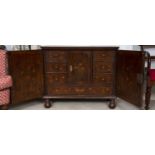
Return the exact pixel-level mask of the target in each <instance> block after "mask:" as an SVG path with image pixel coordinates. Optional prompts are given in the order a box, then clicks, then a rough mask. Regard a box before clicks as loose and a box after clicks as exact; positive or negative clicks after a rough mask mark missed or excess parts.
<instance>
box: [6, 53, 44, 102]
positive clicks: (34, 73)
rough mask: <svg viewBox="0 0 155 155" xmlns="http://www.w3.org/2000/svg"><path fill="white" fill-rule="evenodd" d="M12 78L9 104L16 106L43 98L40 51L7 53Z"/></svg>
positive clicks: (41, 57)
mask: <svg viewBox="0 0 155 155" xmlns="http://www.w3.org/2000/svg"><path fill="white" fill-rule="evenodd" d="M8 54H9V70H10V74H11V76H12V78H13V87H12V89H11V103H12V104H17V103H21V102H25V101H28V100H33V99H37V98H41V97H42V96H43V86H44V85H43V56H42V53H41V51H33V52H32V51H31V52H28V51H26V52H24V51H16V52H15V51H14V52H9V53H8Z"/></svg>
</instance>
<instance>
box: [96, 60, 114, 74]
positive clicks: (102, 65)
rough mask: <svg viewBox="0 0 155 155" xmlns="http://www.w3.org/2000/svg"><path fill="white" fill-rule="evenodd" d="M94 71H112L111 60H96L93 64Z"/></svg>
mask: <svg viewBox="0 0 155 155" xmlns="http://www.w3.org/2000/svg"><path fill="white" fill-rule="evenodd" d="M94 72H95V73H103V72H108V73H112V72H113V64H112V63H111V62H96V63H95V64H94Z"/></svg>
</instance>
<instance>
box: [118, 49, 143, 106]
mask: <svg viewBox="0 0 155 155" xmlns="http://www.w3.org/2000/svg"><path fill="white" fill-rule="evenodd" d="M144 55H145V54H144V52H139V51H118V52H117V56H116V61H117V65H116V95H117V96H118V97H120V98H122V99H124V100H126V101H128V102H130V103H132V104H134V105H137V106H139V107H141V106H142V100H143V86H144V85H143V84H144V83H143V82H144V62H145V56H144Z"/></svg>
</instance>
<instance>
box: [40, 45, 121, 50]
mask: <svg viewBox="0 0 155 155" xmlns="http://www.w3.org/2000/svg"><path fill="white" fill-rule="evenodd" d="M41 48H42V49H44V50H51V49H52V50H56V49H58V50H60V49H62V50H67V49H68V50H69V49H79V50H80V49H81V50H82V49H85V50H87V49H88V50H90V49H94V50H95V49H96V50H97V49H102V50H103V49H105V50H118V48H119V47H117V46H42V47H41Z"/></svg>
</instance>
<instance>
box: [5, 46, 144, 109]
mask: <svg viewBox="0 0 155 155" xmlns="http://www.w3.org/2000/svg"><path fill="white" fill-rule="evenodd" d="M8 53H9V65H10V73H11V75H12V76H13V80H14V81H15V82H14V84H15V85H14V86H13V88H12V95H11V96H12V104H16V103H19V102H22V101H26V100H31V99H35V98H39V97H43V98H44V99H45V107H50V106H51V105H52V101H55V100H58V99H100V100H108V101H109V107H110V108H114V107H115V106H116V102H115V99H116V97H120V98H122V99H124V100H126V101H128V102H130V103H132V104H134V105H137V106H139V107H141V106H142V104H143V103H142V96H143V86H144V62H145V52H140V51H139V52H138V51H123V50H118V48H117V47H43V48H42V49H41V50H39V51H25V52H8ZM24 55H25V56H24ZM16 57H18V60H17V58H16ZM19 57H20V58H19ZM29 60H32V61H29ZM16 61H18V64H19V63H20V70H19V69H18V68H17V67H16V66H15V65H14V64H15V62H16ZM26 63H27V64H26ZM26 65H29V71H27V73H25V76H19V75H18V76H17V75H16V74H17V72H21V70H22V72H24V70H27V69H25V67H26ZM22 66H23V68H22ZM31 72H33V76H32V74H31ZM30 75H31V77H30ZM35 75H36V76H35ZM26 77H27V78H26ZM28 77H29V78H28ZM22 78H25V79H22ZM28 79H29V80H28ZM21 80H24V86H26V87H27V88H26V89H25V90H24V92H23V94H22V91H23V90H22V89H20V88H22V86H21V85H22V82H20V81H21ZM30 80H32V81H33V83H34V89H33V87H32V83H30ZM19 83H20V86H19ZM19 87H20V88H19ZM37 87H38V89H37ZM29 88H30V89H31V91H29ZM36 90H37V94H36ZM39 91H40V92H39ZM20 94H21V96H23V98H21V96H19V95H20ZM26 94H27V95H26ZM29 94H30V96H31V98H28V95H29ZM33 94H34V95H33ZM19 98H20V99H19ZM75 103H76V102H75Z"/></svg>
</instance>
